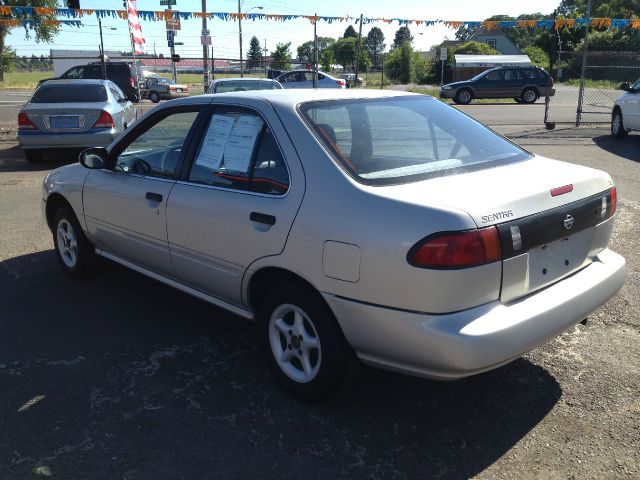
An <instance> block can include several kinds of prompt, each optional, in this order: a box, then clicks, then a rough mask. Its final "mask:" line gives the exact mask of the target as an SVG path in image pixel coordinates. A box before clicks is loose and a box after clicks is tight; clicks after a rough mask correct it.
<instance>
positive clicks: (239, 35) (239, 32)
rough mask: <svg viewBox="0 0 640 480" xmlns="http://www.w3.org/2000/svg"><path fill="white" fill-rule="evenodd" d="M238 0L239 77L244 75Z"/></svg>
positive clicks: (240, 14)
mask: <svg viewBox="0 0 640 480" xmlns="http://www.w3.org/2000/svg"><path fill="white" fill-rule="evenodd" d="M241 7H242V6H241V5H240V0H238V40H239V42H240V78H243V77H244V70H243V69H242V18H240V17H241V16H242V12H241V11H240V8H241Z"/></svg>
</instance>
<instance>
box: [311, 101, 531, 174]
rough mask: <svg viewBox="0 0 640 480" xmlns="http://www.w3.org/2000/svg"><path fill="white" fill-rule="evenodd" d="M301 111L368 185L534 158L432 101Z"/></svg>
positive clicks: (331, 104) (323, 105) (314, 105)
mask: <svg viewBox="0 0 640 480" xmlns="http://www.w3.org/2000/svg"><path fill="white" fill-rule="evenodd" d="M300 111H301V113H302V115H303V116H304V118H305V119H306V120H307V121H308V122H309V123H310V124H311V126H312V127H313V129H314V130H315V131H316V133H317V135H318V137H319V138H320V139H321V140H322V141H323V142H324V143H325V145H326V146H327V147H328V148H329V149H330V150H331V151H333V153H334V157H335V159H336V160H337V161H338V162H339V163H340V164H341V165H342V167H343V168H344V169H345V170H346V171H347V172H348V173H349V174H351V175H352V176H353V177H354V178H356V179H357V180H358V181H360V182H362V183H365V184H369V185H389V184H399V183H408V182H414V181H419V180H423V179H426V178H431V177H436V176H443V175H451V174H455V173H463V172H467V171H472V170H479V169H484V168H489V167H494V166H498V165H504V164H507V163H513V162H519V161H522V160H526V159H528V158H531V154H530V153H528V152H527V151H525V150H522V149H521V148H519V147H517V146H516V145H514V144H513V143H511V142H509V141H508V140H506V139H504V138H503V137H500V136H499V135H497V134H496V133H494V132H492V131H491V130H489V129H488V128H487V127H485V126H484V125H482V124H481V123H479V122H476V121H475V120H473V119H472V118H470V117H468V116H466V115H464V114H463V113H460V112H459V111H457V110H456V109H454V108H452V107H449V106H448V105H445V104H444V103H442V102H440V101H438V100H435V99H434V98H431V97H426V96H410V97H396V98H382V99H357V100H332V101H321V102H310V103H305V104H302V105H301V106H300Z"/></svg>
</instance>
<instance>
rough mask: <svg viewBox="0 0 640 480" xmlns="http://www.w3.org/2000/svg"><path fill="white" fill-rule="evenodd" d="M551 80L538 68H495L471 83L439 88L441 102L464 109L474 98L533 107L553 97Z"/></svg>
mask: <svg viewBox="0 0 640 480" xmlns="http://www.w3.org/2000/svg"><path fill="white" fill-rule="evenodd" d="M552 87H553V78H552V77H551V76H550V75H549V74H548V73H547V72H546V71H545V70H544V69H543V68H540V67H497V68H492V69H490V70H486V71H484V72H482V73H480V74H479V75H476V76H475V77H473V78H472V79H471V80H464V81H461V82H454V83H448V84H447V85H443V86H442V87H441V88H440V97H441V98H452V99H453V101H454V102H455V103H458V104H463V105H466V104H468V103H471V101H472V100H473V99H474V98H513V99H514V100H515V101H516V102H517V103H535V102H536V100H538V98H540V97H545V96H547V94H548V95H549V96H552V95H554V94H555V89H553V88H552Z"/></svg>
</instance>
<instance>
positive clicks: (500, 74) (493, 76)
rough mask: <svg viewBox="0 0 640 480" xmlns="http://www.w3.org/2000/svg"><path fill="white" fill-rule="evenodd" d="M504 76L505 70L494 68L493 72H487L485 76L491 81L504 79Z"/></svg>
mask: <svg viewBox="0 0 640 480" xmlns="http://www.w3.org/2000/svg"><path fill="white" fill-rule="evenodd" d="M503 78H504V70H494V71H492V72H489V73H487V76H486V77H485V79H486V80H488V81H490V82H495V81H499V80H502V79H503Z"/></svg>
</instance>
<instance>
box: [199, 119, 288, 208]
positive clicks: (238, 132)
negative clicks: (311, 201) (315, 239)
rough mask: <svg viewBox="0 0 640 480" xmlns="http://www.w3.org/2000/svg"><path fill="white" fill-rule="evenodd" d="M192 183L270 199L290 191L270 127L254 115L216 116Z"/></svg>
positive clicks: (285, 171) (200, 153)
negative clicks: (262, 195) (250, 193)
mask: <svg viewBox="0 0 640 480" xmlns="http://www.w3.org/2000/svg"><path fill="white" fill-rule="evenodd" d="M189 181H191V182H195V183H201V184H204V185H211V186H216V187H224V188H229V189H233V190H244V191H251V192H256V193H264V194H270V195H282V194H284V193H286V191H287V190H288V188H289V174H288V170H287V167H286V164H285V161H284V158H283V156H282V153H281V152H280V148H279V147H278V144H277V142H276V140H275V137H274V136H273V133H272V132H271V130H270V129H269V127H268V125H267V124H266V123H265V122H264V120H262V118H260V117H259V116H258V115H256V114H254V113H252V112H244V111H242V112H220V113H218V112H216V113H215V114H214V115H212V117H211V120H210V121H209V125H208V127H207V131H206V133H205V135H204V138H203V140H202V143H201V145H200V148H199V151H198V154H197V156H196V160H195V162H194V163H193V166H192V168H191V172H190V174H189Z"/></svg>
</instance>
